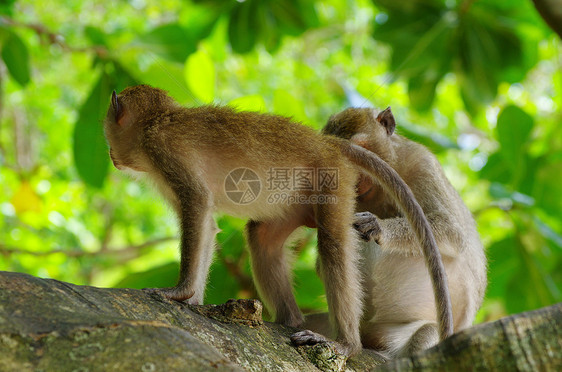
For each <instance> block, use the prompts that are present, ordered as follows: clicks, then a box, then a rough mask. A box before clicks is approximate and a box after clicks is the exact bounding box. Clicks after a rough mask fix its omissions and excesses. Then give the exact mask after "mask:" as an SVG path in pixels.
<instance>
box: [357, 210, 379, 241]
mask: <svg viewBox="0 0 562 372" xmlns="http://www.w3.org/2000/svg"><path fill="white" fill-rule="evenodd" d="M353 228H354V229H355V230H357V232H359V236H360V238H361V239H362V240H364V241H367V242H369V241H375V242H377V243H378V238H379V236H380V234H381V227H380V225H379V222H378V219H377V217H376V216H375V215H374V214H372V213H371V212H360V213H356V214H355V222H354V223H353Z"/></svg>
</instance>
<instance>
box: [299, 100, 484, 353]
mask: <svg viewBox="0 0 562 372" xmlns="http://www.w3.org/2000/svg"><path fill="white" fill-rule="evenodd" d="M395 126H396V124H395V120H394V117H393V115H392V112H391V111H390V107H389V108H387V109H386V110H384V111H382V112H381V113H379V114H378V115H377V113H376V112H375V111H374V110H372V109H368V108H350V109H347V110H344V111H342V112H340V113H338V114H336V115H333V116H332V117H331V118H330V119H329V120H328V123H327V124H326V126H325V127H324V129H323V130H322V132H323V133H324V134H329V135H334V136H337V137H340V138H344V139H347V140H350V141H351V142H353V143H355V144H358V145H360V146H362V147H364V148H366V149H367V150H369V151H372V152H373V153H375V154H377V155H378V156H380V157H381V158H382V159H383V160H385V161H386V162H387V163H388V164H389V165H390V166H391V167H392V168H394V170H396V172H397V173H398V174H399V175H400V176H401V177H402V179H403V180H404V182H406V184H407V185H408V186H409V187H410V189H411V190H412V192H413V193H414V196H415V197H416V199H417V201H418V202H419V203H420V205H421V207H422V208H423V210H424V212H425V214H426V216H427V219H428V221H429V223H430V225H431V228H432V230H433V234H434V235H435V238H436V240H437V243H438V246H439V247H440V250H441V254H442V258H443V263H444V265H445V270H446V272H447V276H448V282H449V289H450V293H451V300H452V307H453V319H454V330H455V331H459V330H462V329H464V328H467V327H469V326H470V325H471V324H472V321H473V320H474V316H475V314H476V311H477V310H478V308H479V307H480V305H481V303H482V299H483V297H484V291H485V288H486V257H485V255H484V251H483V249H482V244H481V242H480V239H479V236H478V232H477V231H476V225H475V222H474V219H473V218H472V215H471V214H470V212H469V210H468V209H467V208H466V206H465V205H464V203H463V201H462V200H461V198H460V196H459V195H458V193H457V192H456V191H455V189H454V188H453V186H452V185H451V184H450V183H449V181H448V180H447V178H446V176H445V174H444V172H443V169H442V168H441V166H440V164H439V162H438V161H437V159H436V158H435V156H434V155H433V154H432V153H431V152H430V151H429V150H427V149H426V148H425V147H424V146H422V145H420V144H418V143H415V142H412V141H410V140H408V139H406V138H404V137H402V136H399V135H397V134H395V133H394V129H395ZM357 193H358V195H359V196H358V198H357V201H358V204H357V210H359V211H367V212H363V213H358V214H357V215H356V216H357V219H356V222H355V224H354V226H355V227H356V229H357V230H359V232H360V233H361V235H362V238H363V239H364V240H367V241H368V240H374V241H375V242H376V243H374V242H372V243H364V244H362V258H363V259H362V261H361V271H362V274H363V277H364V291H365V294H366V302H365V308H364V314H363V319H362V322H361V338H362V342H363V346H365V347H367V348H372V349H376V350H379V351H383V352H385V353H386V354H387V355H389V356H390V357H395V356H403V355H407V354H411V353H413V352H415V351H418V350H423V349H426V348H429V347H431V346H433V345H435V344H436V343H437V342H438V340H439V337H438V329H439V328H438V324H437V321H438V320H439V317H437V316H436V312H435V302H434V297H433V291H432V288H431V282H430V279H429V277H428V274H427V270H426V269H425V265H424V259H423V257H422V255H423V253H422V250H421V247H420V245H419V244H418V242H417V241H416V239H415V236H414V233H413V231H412V228H411V227H410V225H409V224H408V222H407V220H406V219H405V218H404V215H403V214H402V213H401V211H400V210H399V209H398V208H397V206H396V204H395V203H394V202H393V200H392V197H390V195H388V193H387V190H386V189H385V188H384V187H381V185H380V184H379V183H378V181H377V180H373V179H372V177H370V176H369V175H366V174H361V176H360V180H359V182H358V183H357ZM373 214H374V215H376V217H375V216H373ZM323 316H324V315H322V314H317V315H312V316H308V317H307V325H308V326H309V327H310V328H311V329H316V330H318V331H319V332H324V334H326V333H330V329H329V328H327V327H326V325H327V322H326V320H325V318H323Z"/></svg>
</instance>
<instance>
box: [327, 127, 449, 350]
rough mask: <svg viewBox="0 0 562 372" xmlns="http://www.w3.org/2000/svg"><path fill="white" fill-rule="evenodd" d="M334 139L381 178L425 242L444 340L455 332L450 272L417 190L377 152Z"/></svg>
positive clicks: (424, 248) (387, 191)
mask: <svg viewBox="0 0 562 372" xmlns="http://www.w3.org/2000/svg"><path fill="white" fill-rule="evenodd" d="M333 140H334V142H335V143H336V144H337V146H338V147H339V148H340V150H341V152H342V154H344V155H345V156H346V157H347V158H348V159H349V160H351V161H352V162H353V163H354V164H356V165H358V166H359V167H361V168H363V169H364V170H365V171H367V172H369V174H371V175H373V176H374V177H375V178H376V179H377V180H378V181H379V183H380V185H381V186H382V187H383V189H384V191H385V192H386V193H387V194H388V195H391V196H392V197H393V199H394V201H395V202H396V204H397V205H398V206H399V207H400V209H401V210H402V213H403V214H404V216H405V217H406V219H407V220H408V222H409V223H410V226H411V227H412V230H413V231H414V233H415V234H416V236H417V238H418V239H419V241H420V244H421V245H422V249H423V253H424V256H425V261H426V264H427V268H428V270H429V274H430V277H431V282H432V284H433V291H434V294H435V305H436V308H437V309H436V310H437V319H438V321H439V336H440V338H441V340H443V339H445V338H447V337H449V336H451V335H452V334H453V314H452V307H451V296H450V294H449V286H448V284H447V274H446V273H445V268H444V267H443V261H442V260H441V253H440V252H439V249H438V248H437V243H436V241H435V237H434V236H433V232H432V231H431V227H430V225H429V222H428V221H427V219H426V217H425V214H424V213H423V210H422V208H421V207H420V205H419V204H418V202H417V200H416V198H415V197H414V194H413V193H412V191H411V190H410V188H409V187H408V185H406V183H405V182H404V181H403V180H402V178H401V177H400V175H398V173H396V171H395V170H394V169H392V168H391V167H390V166H389V165H388V164H387V163H386V162H385V161H384V160H382V159H381V158H380V157H378V156H377V155H376V154H375V153H373V152H371V151H368V150H366V149H364V148H362V147H360V146H357V145H355V144H353V143H351V142H349V141H347V140H343V139H340V138H333Z"/></svg>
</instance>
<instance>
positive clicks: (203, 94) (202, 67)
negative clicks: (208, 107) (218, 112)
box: [185, 49, 215, 103]
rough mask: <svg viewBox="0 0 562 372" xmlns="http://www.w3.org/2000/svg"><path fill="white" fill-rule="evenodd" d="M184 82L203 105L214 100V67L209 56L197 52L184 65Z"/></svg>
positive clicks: (204, 52) (205, 53) (200, 51)
mask: <svg viewBox="0 0 562 372" xmlns="http://www.w3.org/2000/svg"><path fill="white" fill-rule="evenodd" d="M185 80H186V82H187V86H188V87H189V89H190V90H191V91H192V92H193V94H194V95H195V96H196V97H197V98H198V99H200V100H201V101H203V102H204V103H211V102H213V99H214V98H215V65H214V64H213V60H212V59H211V57H210V56H209V54H208V53H207V52H206V51H204V50H202V49H201V50H198V51H197V52H196V53H193V54H192V55H190V56H189V58H188V59H187V61H186V63H185Z"/></svg>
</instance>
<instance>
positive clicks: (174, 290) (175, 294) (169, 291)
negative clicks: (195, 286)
mask: <svg viewBox="0 0 562 372" xmlns="http://www.w3.org/2000/svg"><path fill="white" fill-rule="evenodd" d="M143 291H145V292H147V293H149V294H155V295H158V296H161V297H164V298H165V299H168V300H174V301H185V300H189V299H191V298H192V297H193V295H194V294H195V292H194V291H193V290H189V289H188V288H187V287H180V286H175V287H168V288H143ZM188 303H189V304H190V305H199V304H198V303H191V301H188Z"/></svg>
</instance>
